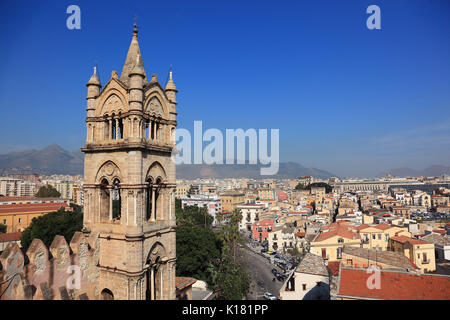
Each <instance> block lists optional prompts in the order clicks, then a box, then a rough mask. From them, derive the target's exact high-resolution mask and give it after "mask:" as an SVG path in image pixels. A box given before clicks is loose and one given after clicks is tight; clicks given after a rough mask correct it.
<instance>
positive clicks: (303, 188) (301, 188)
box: [295, 183, 305, 190]
mask: <svg viewBox="0 0 450 320" xmlns="http://www.w3.org/2000/svg"><path fill="white" fill-rule="evenodd" d="M295 190H305V185H304V184H303V183H299V184H298V185H296V186H295Z"/></svg>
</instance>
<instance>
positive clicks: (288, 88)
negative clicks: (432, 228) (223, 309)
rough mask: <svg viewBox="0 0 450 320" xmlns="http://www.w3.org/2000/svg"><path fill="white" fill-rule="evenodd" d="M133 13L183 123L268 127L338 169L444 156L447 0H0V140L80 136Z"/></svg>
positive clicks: (13, 144) (290, 147) (287, 150)
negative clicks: (90, 96) (92, 94)
mask: <svg viewBox="0 0 450 320" xmlns="http://www.w3.org/2000/svg"><path fill="white" fill-rule="evenodd" d="M71 4H77V5H79V6H80V8H81V30H68V29H67V28H66V19H67V17H68V16H69V15H68V14H67V13H66V8H67V7H68V6H69V5H71ZM371 4H376V5H378V6H379V7H380V8H381V30H369V29H367V28H366V19H367V18H368V17H369V14H367V13H366V8H367V7H368V6H369V5H371ZM136 14H137V15H138V25H139V43H140V48H141V52H142V54H143V61H144V65H145V68H146V72H147V74H148V75H151V74H153V73H156V74H157V75H158V78H159V80H160V82H163V83H164V82H165V80H166V76H167V72H168V69H169V66H170V65H171V64H172V65H173V69H174V80H175V83H176V85H177V88H178V89H179V94H178V100H179V105H178V112H179V118H178V120H179V127H181V128H186V129H192V127H193V122H194V120H202V121H203V128H204V130H205V129H207V128H218V129H221V130H223V131H224V130H225V129H226V128H244V129H247V128H256V129H259V128H268V129H270V128H279V129H280V160H281V161H295V162H298V163H301V164H303V165H305V166H309V167H317V168H321V169H325V170H328V171H331V172H333V173H335V174H337V175H339V176H371V175H376V174H378V173H379V172H382V171H384V170H386V169H389V168H396V167H411V168H417V169H421V168H425V167H427V166H429V165H432V164H443V165H450V36H449V35H450V2H449V1H446V0H442V1H438V0H436V1H425V0H422V1H400V0H398V1H363V0H360V1H320V0H319V1H277V2H274V1H249V0H239V1H238V0H226V1H225V0H214V1H211V0H203V1H170V2H168V3H166V2H165V1H142V2H141V1H127V2H125V1H120V2H113V1H104V2H103V1H70V2H69V1H61V0H59V1H39V2H37V1H33V2H31V1H21V0H16V1H1V2H0V39H1V50H0V67H1V72H0V108H1V114H2V122H1V126H0V137H1V139H0V153H6V152H10V151H18V150H23V149H30V148H42V147H44V146H46V145H49V144H51V143H54V142H55V143H58V144H59V145H61V146H62V147H64V148H66V149H68V150H75V149H78V148H80V147H81V146H82V145H83V144H84V140H85V134H86V133H85V123H84V120H85V116H86V111H85V103H86V102H85V101H86V100H85V96H86V87H85V84H86V82H87V81H88V80H89V78H90V76H91V74H92V67H93V65H94V64H95V62H96V61H97V63H98V66H99V70H100V79H101V81H102V84H105V83H106V82H107V80H108V79H109V78H110V76H111V71H112V70H117V71H118V72H119V74H120V72H121V70H122V66H123V63H124V61H125V56H126V52H127V50H128V46H129V43H130V40H131V33H132V24H133V19H134V16H135V15H136Z"/></svg>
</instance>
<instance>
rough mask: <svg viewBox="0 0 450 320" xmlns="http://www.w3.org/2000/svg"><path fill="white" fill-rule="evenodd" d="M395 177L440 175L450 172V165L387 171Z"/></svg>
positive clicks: (381, 174) (383, 174)
mask: <svg viewBox="0 0 450 320" xmlns="http://www.w3.org/2000/svg"><path fill="white" fill-rule="evenodd" d="M387 172H388V173H390V174H391V176H394V177H420V176H424V177H435V176H440V175H441V174H444V173H446V174H450V167H448V166H442V165H437V164H435V165H432V166H429V167H428V168H425V169H423V170H416V169H411V168H395V169H390V170H389V171H387ZM385 175H386V173H380V174H379V176H380V177H381V176H385Z"/></svg>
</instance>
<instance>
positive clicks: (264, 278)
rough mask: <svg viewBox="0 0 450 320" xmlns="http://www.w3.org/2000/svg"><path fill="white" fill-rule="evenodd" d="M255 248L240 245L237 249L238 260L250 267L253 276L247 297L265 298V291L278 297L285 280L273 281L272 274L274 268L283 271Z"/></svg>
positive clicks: (250, 298)
mask: <svg viewBox="0 0 450 320" xmlns="http://www.w3.org/2000/svg"><path fill="white" fill-rule="evenodd" d="M256 249H259V250H261V248H260V247H256ZM256 249H253V250H256ZM253 250H252V249H250V248H247V247H238V251H237V252H238V262H239V263H240V264H241V265H244V266H246V267H247V268H248V271H249V272H250V275H251V277H252V281H251V284H250V290H249V293H248V295H247V299H248V300H264V297H263V295H264V293H265V292H270V293H272V294H273V295H274V296H276V297H278V295H279V292H280V288H281V286H282V285H283V283H284V282H281V281H278V280H275V281H273V278H274V275H273V274H272V269H273V268H275V269H277V270H278V271H279V272H282V270H281V269H280V268H279V267H277V266H276V265H273V264H271V263H270V261H269V260H268V259H266V258H264V257H262V256H261V255H259V254H258V253H255V252H254V251H253Z"/></svg>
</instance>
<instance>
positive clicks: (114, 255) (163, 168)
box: [81, 24, 177, 300]
mask: <svg viewBox="0 0 450 320" xmlns="http://www.w3.org/2000/svg"><path fill="white" fill-rule="evenodd" d="M137 35H138V28H137V26H136V24H135V25H134V29H133V36H132V40H131V44H130V47H129V49H128V53H127V56H126V59H125V64H124V66H123V69H122V73H121V75H120V78H119V76H118V73H117V72H116V71H113V72H112V75H111V78H110V79H109V81H108V82H107V83H106V84H105V86H104V87H103V88H102V85H101V83H100V80H99V77H98V74H97V72H98V71H97V69H96V68H94V73H93V75H92V77H91V78H90V80H89V82H88V83H87V85H86V86H87V108H86V111H87V117H86V129H87V134H86V145H85V146H84V147H83V148H82V149H81V150H82V151H83V152H84V154H85V161H84V179H85V183H84V190H85V205H84V221H83V232H84V233H86V234H87V235H89V234H93V233H96V234H98V235H99V238H100V243H99V250H100V252H99V256H100V257H99V265H98V268H99V270H100V272H99V279H98V281H99V286H98V288H99V290H98V292H97V295H98V298H99V299H121V300H122V299H123V300H143V299H148V300H160V299H175V260H176V258H175V257H176V251H175V250H176V249H175V226H176V223H175V197H174V194H175V163H174V162H173V161H172V158H171V153H172V149H173V148H174V147H175V128H176V126H177V121H176V116H177V112H176V106H177V102H176V93H177V90H176V87H175V83H174V82H173V79H172V72H171V73H170V79H169V81H168V83H167V85H166V88H163V87H162V86H161V85H160V84H159V82H158V80H157V77H156V75H153V76H152V78H151V80H150V82H149V81H148V79H147V75H146V72H145V68H144V63H143V60H142V56H141V52H140V49H139V43H138V38H137Z"/></svg>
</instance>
